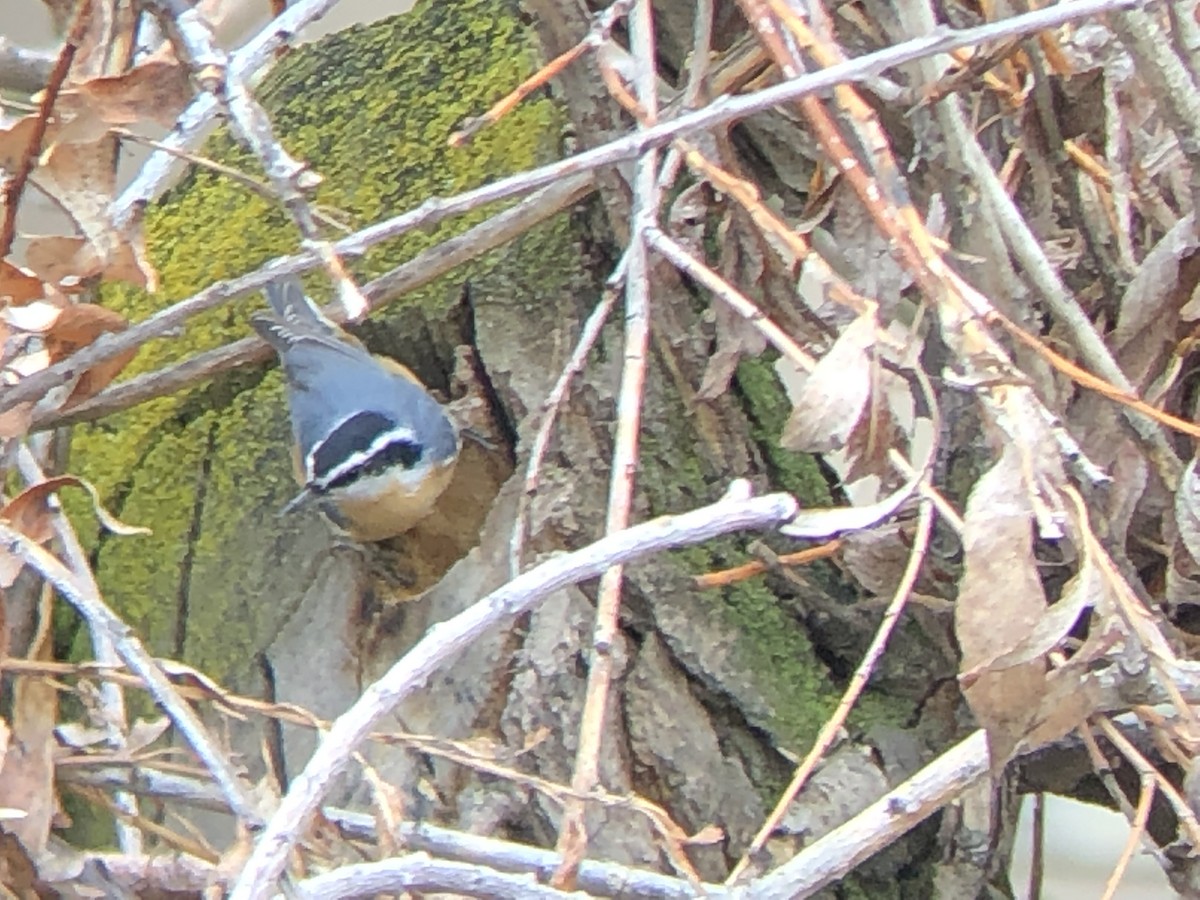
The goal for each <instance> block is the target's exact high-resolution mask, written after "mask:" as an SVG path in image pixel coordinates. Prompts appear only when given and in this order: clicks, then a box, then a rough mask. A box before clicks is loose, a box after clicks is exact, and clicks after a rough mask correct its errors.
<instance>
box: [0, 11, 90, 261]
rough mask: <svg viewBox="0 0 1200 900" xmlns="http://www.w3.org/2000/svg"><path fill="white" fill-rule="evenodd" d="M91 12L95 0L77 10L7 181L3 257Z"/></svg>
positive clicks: (0, 228)
mask: <svg viewBox="0 0 1200 900" xmlns="http://www.w3.org/2000/svg"><path fill="white" fill-rule="evenodd" d="M91 12H92V0H81V2H80V4H79V8H78V9H77V10H76V11H75V18H74V20H73V21H72V22H71V28H70V30H69V31H68V32H67V37H66V41H65V42H64V43H63V48H62V51H61V52H60V53H59V54H58V59H57V60H55V62H54V68H53V69H52V70H51V71H50V77H49V79H48V80H47V81H46V87H45V88H44V89H43V91H42V99H41V101H40V102H39V103H38V111H37V118H36V119H35V120H34V123H33V134H31V135H30V136H29V143H28V145H26V147H25V152H24V153H22V154H21V159H20V161H19V162H18V163H17V167H16V169H15V170H14V171H13V173H12V176H11V177H10V178H9V179H8V183H7V184H6V185H5V188H4V200H3V205H4V222H3V224H0V259H4V258H6V257H7V256H8V254H9V251H11V250H12V243H13V238H14V237H15V236H16V233H17V207H18V206H19V205H20V203H21V194H23V193H24V192H25V185H26V183H27V182H28V181H29V176H30V175H31V174H32V173H33V168H34V166H35V165H36V163H37V159H38V157H39V156H40V155H41V153H42V142H43V141H44V140H45V139H46V129H47V128H49V127H50V115H51V113H52V112H53V111H54V104H55V102H57V100H58V94H59V92H60V91H61V90H62V86H63V84H64V83H65V82H66V80H67V74H68V73H69V72H70V71H71V64H72V63H73V62H74V61H75V54H76V52H77V51H78V50H79V44H80V43H81V42H82V41H83V37H84V32H85V31H86V30H87V27H88V23H89V22H90V21H91Z"/></svg>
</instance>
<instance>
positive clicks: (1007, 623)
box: [954, 445, 1046, 767]
mask: <svg viewBox="0 0 1200 900" xmlns="http://www.w3.org/2000/svg"><path fill="white" fill-rule="evenodd" d="M963 521H964V528H963V576H962V580H961V582H960V585H959V592H958V601H957V603H956V604H955V616H954V618H955V623H954V624H955V635H956V636H957V638H958V643H959V647H960V648H961V649H962V668H963V671H964V672H972V673H974V675H973V680H972V681H971V682H970V684H969V685H967V686H965V687H964V690H963V694H964V696H965V697H966V700H967V703H968V705H969V706H970V707H971V711H972V712H973V713H974V714H975V717H976V718H977V719H978V720H979V723H980V724H981V725H982V726H983V727H984V728H985V729H987V733H988V744H989V747H990V749H991V751H992V763H993V766H996V767H999V766H1002V765H1003V764H1004V763H1005V762H1006V761H1007V760H1008V758H1009V757H1010V755H1011V754H1012V752H1013V751H1014V750H1015V749H1016V746H1017V744H1018V742H1019V741H1020V740H1021V738H1022V737H1023V736H1024V735H1025V734H1026V733H1028V731H1029V730H1030V729H1031V728H1032V727H1033V726H1034V724H1035V723H1036V720H1037V704H1038V697H1040V696H1041V694H1042V692H1043V691H1044V689H1045V684H1046V663H1045V661H1044V660H1042V659H1036V660H1033V661H1031V662H1025V663H1022V664H1019V665H1013V666H1009V667H1006V668H1004V669H1002V670H1000V671H993V670H991V669H988V668H986V665H987V663H988V662H990V661H992V660H994V659H997V658H999V657H1001V656H1002V655H1004V654H1006V653H1010V652H1012V651H1013V650H1014V649H1015V648H1017V647H1019V646H1020V645H1021V643H1022V642H1023V641H1025V640H1027V639H1028V637H1029V635H1030V634H1032V633H1033V632H1034V630H1035V629H1036V628H1037V625H1038V622H1039V621H1041V619H1042V616H1043V615H1044V614H1045V610H1046V597H1045V594H1044V592H1043V590H1042V583H1041V579H1040V578H1039V577H1038V571H1037V564H1036V560H1035V559H1034V555H1033V531H1032V523H1033V510H1032V508H1031V504H1030V501H1029V498H1028V492H1027V491H1026V490H1025V486H1024V481H1023V478H1022V472H1021V461H1020V456H1019V454H1018V452H1017V450H1016V449H1015V448H1014V447H1012V446H1011V445H1010V446H1008V447H1006V448H1005V449H1004V452H1003V453H1002V454H1001V456H1000V459H999V460H997V461H996V463H995V465H993V466H992V468H990V469H989V470H988V471H987V472H985V473H984V475H983V476H982V477H981V478H980V479H979V482H978V483H977V484H976V485H975V488H974V490H972V491H971V495H970V498H969V499H968V501H967V508H966V513H965V515H964V517H963ZM981 667H983V668H981Z"/></svg>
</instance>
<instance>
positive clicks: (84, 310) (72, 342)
mask: <svg viewBox="0 0 1200 900" xmlns="http://www.w3.org/2000/svg"><path fill="white" fill-rule="evenodd" d="M128 327H129V322H128V321H127V320H126V319H125V317H124V316H123V315H121V314H120V313H119V312H117V311H116V310H112V309H106V308H105V307H103V306H97V305H96V304H94V303H75V304H72V305H71V306H68V307H67V308H66V309H64V310H63V311H62V314H61V315H60V316H59V317H58V320H57V321H56V322H55V323H54V327H53V328H52V329H51V330H50V332H49V333H48V334H47V335H46V339H45V340H46V349H47V350H48V351H49V353H50V358H51V360H53V361H54V362H58V361H59V360H61V359H66V358H67V357H68V356H70V355H71V354H72V353H74V352H76V351H77V350H79V349H80V348H82V347H86V346H87V345H88V344H90V343H92V342H93V341H95V340H96V338H98V337H100V335H102V334H106V333H110V332H117V331H124V330H125V329H126V328H128ZM136 355H137V350H136V349H132V350H126V351H125V352H124V353H121V354H119V355H117V356H114V357H113V358H112V359H109V360H105V361H104V362H102V363H98V364H97V365H95V366H92V368H90V369H88V370H87V371H86V372H84V373H83V374H82V375H81V376H80V378H79V380H78V381H77V382H76V383H75V387H74V389H72V391H71V394H70V396H69V397H68V398H67V400H66V402H65V403H64V404H63V406H64V408H70V407H71V406H73V405H75V404H76V403H82V402H83V401H84V400H86V399H88V398H89V397H94V396H95V395H96V394H98V393H100V391H101V390H103V389H104V388H105V387H106V386H107V385H108V384H109V383H110V382H111V381H112V380H113V379H114V378H116V377H117V375H119V374H120V373H121V370H122V369H124V368H125V367H126V366H127V365H129V362H130V360H132V359H133V357H134V356H136Z"/></svg>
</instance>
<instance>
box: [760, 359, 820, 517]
mask: <svg viewBox="0 0 1200 900" xmlns="http://www.w3.org/2000/svg"><path fill="white" fill-rule="evenodd" d="M737 386H738V389H739V390H740V391H741V392H742V395H743V396H744V397H745V398H746V402H747V404H748V406H749V408H750V415H751V417H752V419H753V421H754V427H753V434H754V439H755V441H756V442H757V443H758V447H759V450H760V452H761V453H762V454H763V456H764V457H765V458H766V460H767V463H768V464H769V465H770V467H771V469H772V476H773V477H772V481H774V482H776V483H777V484H778V485H779V487H781V488H782V489H783V490H785V491H787V492H788V493H790V494H792V496H794V497H795V498H796V499H797V500H799V501H800V502H801V503H802V504H804V505H807V506H831V505H833V495H832V494H831V493H830V490H829V482H828V481H827V480H826V478H825V474H824V473H823V472H822V471H821V466H820V464H819V463H818V462H817V459H816V457H814V456H812V455H810V454H808V453H792V452H791V451H789V450H784V449H783V448H782V447H781V446H780V445H779V437H780V435H781V434H783V426H784V424H785V423H786V422H787V420H788V416H790V415H791V412H792V406H791V403H790V402H788V398H787V394H786V393H785V392H784V390H783V387H782V385H780V383H779V378H778V377H776V375H775V367H774V363H773V361H771V360H769V359H768V358H767V357H766V356H759V357H757V358H754V359H745V360H742V362H741V363H740V364H739V365H738V369H737Z"/></svg>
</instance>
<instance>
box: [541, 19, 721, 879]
mask: <svg viewBox="0 0 1200 900" xmlns="http://www.w3.org/2000/svg"><path fill="white" fill-rule="evenodd" d="M629 30H630V46H631V47H632V49H633V51H634V54H633V55H634V64H635V74H634V85H633V86H634V88H635V90H636V91H637V95H638V102H639V105H640V107H641V109H642V112H643V117H642V118H640V119H639V127H642V128H645V127H648V126H652V125H654V124H655V122H656V120H657V117H658V94H657V89H658V69H657V66H656V64H655V47H654V19H653V13H652V12H651V8H650V0H638V2H637V3H636V4H635V5H634V6H633V9H632V10H631V11H630V14H629ZM660 198H661V191H660V190H659V186H658V151H657V150H656V149H651V150H648V151H647V152H646V153H645V154H643V155H642V156H641V158H639V160H638V163H637V166H636V168H635V170H634V182H633V209H632V211H631V212H630V220H631V221H630V239H629V240H630V243H629V250H628V251H627V255H626V257H625V262H626V272H625V362H624V366H623V368H622V372H621V390H620V396H619V397H618V400H617V433H616V436H615V438H614V448H613V465H612V479H611V482H610V485H609V495H608V512H607V516H606V520H605V524H604V529H605V533H606V534H614V533H616V532H619V531H622V530H624V529H625V528H628V527H629V524H630V510H631V509H632V506H633V490H634V473H635V472H636V471H637V461H638V440H639V435H640V432H641V425H642V399H643V395H644V391H645V384H646V355H647V349H648V347H649V342H650V261H649V248H648V241H647V238H646V234H647V230H648V229H649V228H650V227H652V226H653V224H654V222H655V220H656V219H657V216H658V206H659V202H660ZM624 576H625V569H624V566H621V565H616V566H612V567H611V568H609V569H608V570H607V571H606V572H605V573H604V575H603V576H602V577H601V579H600V588H599V591H598V593H597V597H596V627H595V634H594V638H593V643H592V658H591V664H590V668H589V669H588V679H587V690H586V693H585V695H584V702H583V714H582V718H581V721H580V725H579V747H578V750H577V752H576V755H575V774H574V777H573V778H572V779H571V787H572V788H573V789H574V790H575V791H576V792H577V793H586V792H588V791H591V790H593V789H594V788H595V787H596V785H597V783H598V781H599V775H600V748H601V738H602V736H603V734H604V723H605V718H606V716H605V713H606V711H607V707H608V701H609V691H610V686H611V683H612V677H613V670H614V660H613V650H614V649H615V644H616V641H617V630H618V617H619V615H620V611H621V587H622V583H623V581H624ZM585 811H586V810H585V807H584V805H583V803H581V802H580V801H578V800H572V801H571V802H569V803H567V805H566V807H565V808H564V809H563V816H562V822H561V824H560V825H559V832H558V845H557V848H556V849H557V850H558V852H559V853H560V854H562V863H561V864H560V865H559V867H558V869H557V870H556V871H555V873H554V876H553V878H551V882H550V883H551V884H552V885H553V886H554V887H557V888H567V889H569V888H571V887H573V886H574V884H575V879H576V876H577V874H578V871H579V865H580V863H581V862H582V861H583V857H584V854H585V853H586V852H587V841H588V838H587V829H586V828H585V826H584V813H585ZM687 874H688V875H689V877H691V876H692V875H693V874H694V873H691V872H689V873H687ZM697 881H698V879H697Z"/></svg>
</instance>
